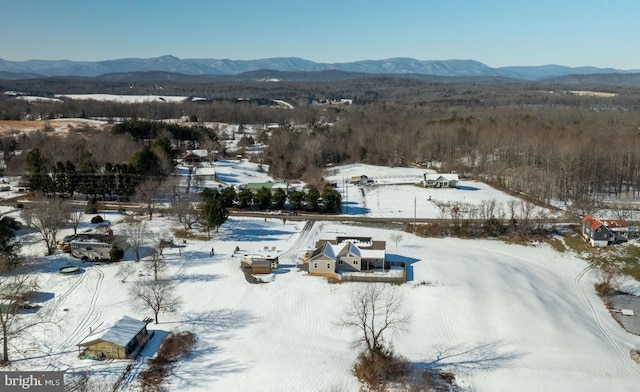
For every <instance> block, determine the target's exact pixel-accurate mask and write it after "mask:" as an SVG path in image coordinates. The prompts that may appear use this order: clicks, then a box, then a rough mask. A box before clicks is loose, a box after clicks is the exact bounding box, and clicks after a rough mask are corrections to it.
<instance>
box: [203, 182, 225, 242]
mask: <svg viewBox="0 0 640 392" xmlns="http://www.w3.org/2000/svg"><path fill="white" fill-rule="evenodd" d="M200 198H201V199H202V209H201V211H200V223H201V224H202V225H203V226H204V227H205V229H206V230H207V233H210V232H211V229H212V228H215V230H216V231H218V227H220V225H222V224H223V223H224V222H226V220H227V218H228V217H229V211H227V209H226V208H225V207H224V205H223V204H222V197H221V196H220V193H219V192H218V191H217V190H214V189H205V190H204V191H202V192H201V193H200Z"/></svg>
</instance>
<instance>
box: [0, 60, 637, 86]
mask: <svg viewBox="0 0 640 392" xmlns="http://www.w3.org/2000/svg"><path fill="white" fill-rule="evenodd" d="M259 70H272V71H280V72H320V71H342V72H349V73H360V74H379V75H391V74H394V75H398V74H400V75H412V74H413V75H432V76H444V77H493V78H507V79H519V80H530V81H539V80H545V79H550V78H557V77H562V76H566V75H592V74H629V73H637V72H640V70H620V69H614V68H596V67H567V66H562V65H541V66H514V67H499V68H492V67H489V66H487V65H486V64H483V63H481V62H479V61H475V60H416V59H412V58H405V57H397V58H390V59H384V60H363V61H354V62H346V63H316V62H313V61H310V60H305V59H300V58H296V57H276V58H267V59H260V60H229V59H180V58H177V57H174V56H169V55H168V56H161V57H154V58H146V59H143V58H125V59H117V60H106V61H71V60H27V61H9V60H4V59H0V79H31V78H39V77H51V76H81V77H95V76H100V75H105V74H114V73H131V72H150V71H160V72H170V73H176V74H182V75H216V76H221V75H239V74H243V73H247V72H254V71H259Z"/></svg>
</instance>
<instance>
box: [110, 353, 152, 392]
mask: <svg viewBox="0 0 640 392" xmlns="http://www.w3.org/2000/svg"><path fill="white" fill-rule="evenodd" d="M146 364H147V359H146V358H142V359H140V357H139V356H138V358H136V359H133V360H131V362H129V365H127V366H131V367H130V368H129V370H128V371H127V372H126V374H125V375H124V378H123V379H122V381H121V382H120V385H118V389H117V390H118V391H122V392H127V391H129V390H131V388H130V387H131V384H132V383H133V382H134V381H135V380H136V379H137V378H138V375H139V374H140V372H141V371H142V370H143V368H144V367H145V365H146Z"/></svg>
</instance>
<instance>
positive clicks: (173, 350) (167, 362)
mask: <svg viewBox="0 0 640 392" xmlns="http://www.w3.org/2000/svg"><path fill="white" fill-rule="evenodd" d="M195 342H196V339H195V336H194V335H193V334H192V333H191V332H188V331H186V332H177V333H176V332H172V333H171V334H170V335H169V336H167V338H166V339H165V340H164V341H163V342H162V345H161V346H160V348H159V349H158V352H157V354H156V357H155V358H152V359H150V360H149V367H148V368H147V370H145V371H143V372H141V373H140V375H139V376H138V377H139V378H140V382H141V384H142V390H143V391H156V390H158V387H159V385H160V384H161V383H162V380H163V379H164V378H165V377H166V376H168V375H169V372H170V371H171V364H172V363H173V362H175V360H176V358H178V357H179V356H181V355H185V354H188V353H189V352H191V349H192V348H193V345H194V344H195Z"/></svg>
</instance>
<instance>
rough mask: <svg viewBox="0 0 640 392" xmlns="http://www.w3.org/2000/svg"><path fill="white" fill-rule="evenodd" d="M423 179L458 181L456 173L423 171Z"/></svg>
mask: <svg viewBox="0 0 640 392" xmlns="http://www.w3.org/2000/svg"><path fill="white" fill-rule="evenodd" d="M424 179H425V180H427V181H443V180H444V181H458V175H457V174H455V173H448V174H440V173H425V175H424Z"/></svg>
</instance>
